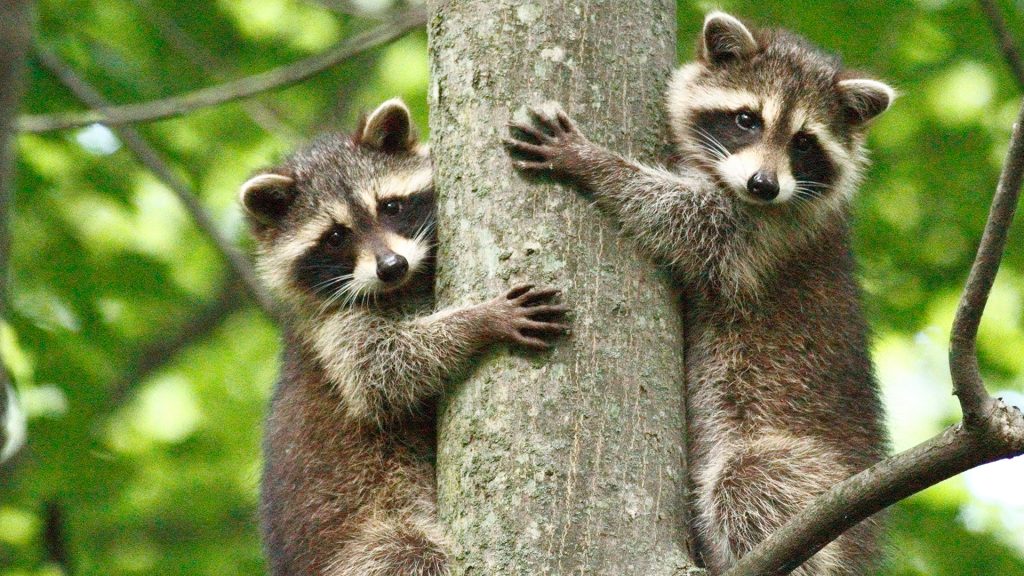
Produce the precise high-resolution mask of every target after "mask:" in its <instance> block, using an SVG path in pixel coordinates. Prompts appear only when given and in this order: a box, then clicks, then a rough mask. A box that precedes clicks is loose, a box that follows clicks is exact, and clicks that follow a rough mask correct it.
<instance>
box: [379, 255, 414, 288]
mask: <svg viewBox="0 0 1024 576" xmlns="http://www.w3.org/2000/svg"><path fill="white" fill-rule="evenodd" d="M408 271H409V261H408V260H406V259H405V256H402V255H401V254H395V253H394V252H392V253H390V254H385V255H383V256H378V257H377V278H380V280H381V282H385V283H387V284H390V283H392V282H397V281H398V280H401V279H402V278H404V277H405V273H406V272H408Z"/></svg>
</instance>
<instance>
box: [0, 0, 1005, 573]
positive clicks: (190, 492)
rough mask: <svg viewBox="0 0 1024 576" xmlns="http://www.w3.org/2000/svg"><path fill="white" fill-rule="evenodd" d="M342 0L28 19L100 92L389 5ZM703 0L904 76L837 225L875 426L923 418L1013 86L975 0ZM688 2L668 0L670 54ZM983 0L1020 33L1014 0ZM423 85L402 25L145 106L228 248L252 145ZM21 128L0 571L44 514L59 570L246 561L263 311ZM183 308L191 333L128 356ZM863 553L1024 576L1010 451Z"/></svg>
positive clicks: (918, 564) (904, 569) (166, 223)
mask: <svg viewBox="0 0 1024 576" xmlns="http://www.w3.org/2000/svg"><path fill="white" fill-rule="evenodd" d="M334 4H338V3H337V2H334ZM341 4H350V5H354V6H355V7H356V8H358V9H359V10H360V11H363V13H362V14H361V15H359V16H352V15H350V14H345V13H342V12H341V11H338V10H332V9H330V8H328V6H330V5H332V1H329V0H322V1H318V0H213V1H210V2H203V3H194V2H188V1H185V0H92V1H90V0H41V1H40V2H39V19H38V29H37V35H36V39H37V42H38V43H39V44H40V45H43V46H46V47H48V48H51V49H53V50H54V51H56V52H57V53H58V54H60V55H61V56H62V57H63V58H64V59H66V60H67V61H68V62H69V63H70V64H71V65H72V66H73V67H74V68H75V69H77V70H78V71H79V72H80V73H81V74H83V75H84V76H85V78H87V79H88V81H89V82H91V83H93V84H94V85H96V86H97V87H98V88H99V89H100V90H101V91H102V92H103V93H104V94H105V95H106V96H107V97H108V98H109V99H111V100H113V101H115V102H125V103H126V102H135V101H143V100H148V99H152V98H157V97H161V96H166V95H171V94H177V93H181V92H185V91H188V90H193V89H196V88H200V87H203V86H207V85H210V84H213V83H215V82H217V81H218V80H224V79H228V78H234V77H238V76H242V75H246V74H251V73H255V72H259V71H263V70H267V69H270V68H272V67H275V66H278V65H281V64H283V63H287V62H290V61H293V60H296V59H299V58H302V57H304V56H307V55H310V54H314V53H317V52H319V51H322V50H324V49H325V48H327V47H329V46H331V45H332V44H334V43H336V42H338V41H339V40H341V39H343V38H345V37H347V36H349V35H352V34H354V33H357V32H358V31H361V30H365V29H368V28H370V27H372V26H374V25H375V22H374V14H376V13H381V12H384V11H386V10H389V9H393V8H396V6H395V5H393V4H394V2H389V1H387V0H383V1H382V0H360V1H358V2H351V3H341ZM716 5H718V6H720V7H723V8H726V9H728V10H732V11H734V12H735V13H737V14H739V15H742V16H745V17H749V18H751V19H753V20H755V21H758V22H762V23H771V24H778V25H782V26H785V27H788V28H791V29H794V30H796V31H799V32H801V33H803V34H805V35H807V36H808V37H810V38H811V39H813V40H814V41H816V42H818V43H820V44H821V45H823V46H825V47H828V48H830V49H833V50H836V51H838V52H840V53H842V54H843V55H844V57H845V59H846V61H847V63H848V64H849V65H851V66H855V67H858V68H864V69H867V70H872V71H874V72H876V73H877V74H878V75H880V76H881V77H883V78H885V79H887V80H889V81H891V82H892V83H893V84H894V85H895V86H897V87H898V88H899V90H900V92H901V93H902V94H903V97H902V98H901V99H900V100H899V101H898V102H897V103H896V105H895V106H894V107H893V109H892V110H891V111H889V112H888V113H887V114H886V115H885V116H883V117H882V118H881V119H880V120H879V121H878V123H877V125H876V126H875V128H874V131H873V133H872V137H871V148H872V150H873V157H874V165H873V167H872V169H871V171H870V173H869V176H868V180H867V185H866V186H865V187H864V189H863V190H862V192H861V194H860V196H859V198H858V199H857V201H856V218H857V222H856V230H857V246H856V248H857V252H858V254H859V258H860V262H861V267H862V270H861V273H862V277H863V283H864V286H865V288H866V296H867V302H868V308H869V311H870V316H871V323H872V325H873V326H874V329H875V332H876V339H875V348H874V352H875V358H876V362H877V365H878V372H879V375H880V378H881V380H882V382H883V385H884V389H885V395H886V401H887V406H888V410H889V422H890V426H891V429H892V433H893V437H894V441H895V446H896V448H897V449H902V448H906V447H908V446H910V445H912V444H914V443H916V442H919V441H921V440H924V439H925V438H927V437H929V436H931V435H932V434H934V433H936V432H937V431H938V430H940V429H941V428H942V427H944V426H946V425H949V424H951V423H953V422H955V421H957V420H958V418H959V412H958V409H957V406H956V403H955V401H954V399H953V398H952V397H951V396H950V393H949V392H950V383H949V377H948V374H947V370H946V341H947V335H948V330H949V326H950V324H951V321H952V317H953V312H954V308H955V305H956V302H957V297H958V294H959V290H960V288H961V285H962V282H963V280H964V278H965V277H966V272H967V269H968V266H969V264H970V262H971V259H972V256H973V250H974V246H975V245H976V242H977V239H978V238H979V236H980V233H981V229H982V225H983V222H984V217H985V214H986V212H987V208H988V202H989V199H990V197H991V195H992V191H993V190H994V186H995V181H996V177H997V175H998V169H999V167H1000V164H1001V161H1002V157H1003V154H1004V152H1005V150H1006V144H1007V140H1008V138H1009V131H1010V126H1011V123H1012V121H1013V119H1014V117H1015V114H1016V111H1017V108H1018V103H1019V101H1020V96H1021V91H1020V89H1019V88H1018V86H1017V85H1016V84H1015V82H1014V80H1013V79H1012V77H1011V76H1010V74H1009V72H1008V70H1007V67H1006V65H1005V64H1004V62H1003V60H1002V59H1001V58H1000V56H999V53H998V52H997V50H996V43H995V41H994V39H993V37H992V34H991V33H990V31H989V29H988V27H987V25H986V23H985V21H984V19H983V18H982V17H981V14H980V12H979V11H978V9H977V6H976V5H975V4H974V3H973V2H970V1H963V0H951V1H945V0H918V1H916V2H911V1H896V2H880V1H876V0H871V1H864V2H837V1H834V0H832V1H820V2H818V1H815V2H772V3H766V2H755V1H742V2H740V1H736V2H729V1H725V2H720V3H716ZM350 7H351V6H350ZM710 7H711V6H710V5H709V4H705V3H700V2H697V3H691V2H680V4H679V27H680V33H679V38H680V58H681V59H688V58H689V57H690V55H691V54H692V45H693V39H694V38H695V35H696V33H697V30H698V28H699V26H700V23H701V21H702V14H703V12H704V10H705V9H707V8H710ZM1002 7H1003V9H1004V12H1005V14H1006V15H1007V18H1008V20H1009V23H1010V27H1011V29H1012V30H1013V32H1014V35H1015V36H1016V37H1017V38H1020V39H1021V40H1024V2H1014V3H1013V4H1012V5H1011V4H1010V3H1009V2H1004V3H1003V5H1002ZM0 17H3V16H2V14H0ZM30 75H31V79H30V80H31V83H30V87H29V95H28V97H27V101H26V102H25V108H26V111H27V112H31V113H44V112H54V111H60V110H73V109H80V108H81V106H80V105H79V104H78V103H77V101H76V100H75V99H74V98H73V97H72V96H70V95H69V93H68V92H67V91H66V90H65V89H64V88H63V87H61V85H60V84H59V83H57V82H56V81H55V80H54V79H53V77H52V76H51V75H50V74H49V73H47V72H46V71H45V70H44V69H43V68H41V67H40V66H39V65H38V64H36V63H35V62H33V63H32V67H31V72H30ZM426 88H427V55H426V35H425V33H424V32H423V31H422V30H420V31H418V32H415V33H412V34H409V35H407V36H406V37H404V38H402V39H400V40H398V41H396V42H394V43H392V44H390V45H388V46H385V47H381V48H379V49H375V50H371V51H369V52H367V53H365V54H363V55H360V56H358V57H356V58H354V59H352V60H350V61H348V62H346V63H345V64H344V65H341V66H338V67H336V68H334V69H332V70H330V71H328V72H326V73H323V74H321V75H319V76H317V77H316V78H314V79H312V80H310V81H307V82H304V83H302V84H300V85H297V86H295V87H292V88H288V89H285V90H280V91H277V92H274V93H271V94H268V95H265V96H262V97H260V98H258V99H256V100H253V101H251V102H256V103H258V105H259V106H260V109H258V110H257V109H254V108H253V107H252V106H243V105H240V104H229V105H225V106H221V107H217V108H212V109H207V110H204V111H201V112H199V113H195V114H191V115H188V116H186V117H183V118H179V119H173V120H167V121H162V122H157V123H152V124H146V125H142V126H140V129H141V130H142V132H143V133H144V134H145V135H146V136H147V137H148V138H149V139H150V141H151V142H152V143H153V144H154V145H155V146H156V147H157V148H158V149H159V151H160V153H161V154H162V155H163V156H164V157H165V158H166V159H167V160H168V161H169V162H170V163H171V164H172V165H173V167H174V168H175V169H176V170H177V172H178V174H179V175H181V176H182V177H184V178H185V179H186V180H187V181H189V182H190V183H191V184H192V185H194V187H195V188H196V189H197V190H199V191H200V194H201V196H202V201H203V202H204V204H205V205H206V206H207V207H208V208H209V210H210V211H211V212H212V213H213V215H214V217H215V219H216V221H217V223H218V225H219V226H220V228H221V230H222V231H223V232H224V233H225V234H226V235H227V236H229V237H230V238H232V239H235V240H237V241H238V242H239V243H241V244H243V245H245V246H249V242H248V240H247V237H246V234H245V231H244V227H243V224H242V220H241V215H240V212H239V209H238V208H237V207H236V205H235V192H236V189H237V186H238V184H239V183H240V182H241V181H243V180H244V179H245V177H246V176H247V175H248V174H249V173H250V172H251V171H252V170H254V169H256V168H258V167H260V166H261V165H265V164H267V163H270V162H273V160H274V159H275V158H277V157H278V156H279V155H280V154H282V153H284V152H286V151H287V150H289V149H290V148H291V147H292V146H293V145H294V144H295V143H296V142H297V141H298V140H301V139H303V138H305V137H307V136H309V135H311V134H314V133H316V132H318V131H320V130H323V129H325V128H330V127H344V126H351V125H352V123H353V122H354V120H355V118H356V117H357V115H358V114H359V112H360V111H364V110H367V109H371V108H372V107H373V106H374V105H376V104H377V103H379V102H380V101H382V100H384V99H385V98H388V97H392V96H395V95H400V96H402V97H404V98H405V99H406V101H407V102H409V103H410V105H411V106H412V108H413V111H414V113H415V115H416V119H417V122H418V123H419V125H420V127H421V129H422V130H423V131H424V132H425V131H426V124H427V110H426ZM18 147H19V152H20V161H19V165H18V169H19V180H18V188H17V196H16V207H15V211H14V215H13V235H14V255H13V270H12V274H13V292H12V294H11V301H12V306H13V309H12V316H11V318H9V319H8V323H6V324H3V325H2V326H0V352H2V354H3V358H4V359H5V361H6V362H7V364H8V368H9V370H10V371H11V372H12V374H13V376H14V379H15V382H16V384H17V387H18V389H19V391H20V393H21V395H22V398H23V403H24V405H25V408H26V410H27V412H28V414H29V418H30V422H29V425H30V442H31V444H30V449H29V450H28V451H26V452H25V453H24V454H23V455H22V456H21V457H20V459H19V460H18V461H17V462H16V463H15V466H14V467H13V468H10V469H8V470H6V471H5V472H4V473H2V474H0V574H2V575H5V576H14V575H29V574H38V575H42V574H60V573H61V571H62V569H61V567H60V566H59V565H58V564H57V563H55V562H54V561H53V559H54V555H55V552H56V555H57V556H60V555H61V551H60V550H56V551H54V550H50V551H47V548H46V544H45V543H46V542H47V541H48V539H47V538H46V532H47V526H50V527H53V526H56V525H60V526H62V527H63V532H64V534H63V535H62V536H63V540H64V542H65V544H66V550H65V551H66V552H67V555H68V556H69V557H70V559H71V560H70V563H71V564H70V565H71V566H72V571H73V573H75V574H166V575H176V574H182V575H184V574H217V575H225V576H228V575H233V574H257V573H261V572H262V571H263V570H264V565H263V561H262V559H261V554H260V546H259V539H258V535H257V530H256V522H255V506H256V499H257V496H256V494H257V482H258V475H259V468H260V459H259V442H260V436H261V423H262V418H263V413H264V407H265V404H266V402H267V399H268V395H269V392H270V388H271V384H272V381H273V379H274V377H275V371H276V367H277V355H278V341H277V333H276V330H275V328H274V327H273V325H272V323H270V322H269V321H268V320H267V319H266V318H265V317H264V316H263V314H262V313H261V312H260V311H259V310H258V309H257V308H255V307H254V306H252V305H251V303H249V302H248V301H247V300H245V299H244V297H242V296H239V295H237V293H236V292H234V291H231V290H227V291H222V290H223V286H224V283H225V279H226V275H225V272H224V266H223V264H222V262H221V260H220V259H219V257H218V255H217V253H216V252H215V251H214V250H213V249H212V248H211V247H210V245H209V244H208V243H207V241H206V240H205V238H204V237H203V236H202V235H201V234H199V233H198V232H197V231H196V229H195V227H194V226H193V225H192V223H191V221H190V220H189V218H188V217H187V215H186V214H185V213H184V212H183V210H182V209H181V208H180V207H179V205H178V203H177V201H176V200H175V198H174V197H173V196H172V194H171V193H170V192H169V191H168V190H167V189H166V188H165V187H164V186H163V185H162V184H161V183H160V182H159V181H158V180H157V179H156V178H155V177H154V176H153V175H152V174H151V173H149V172H148V171H146V170H145V169H143V168H141V167H140V166H139V164H138V163H137V162H136V161H135V159H134V158H133V156H132V155H131V154H130V153H129V152H127V151H126V150H124V149H123V148H122V147H121V143H120V142H119V140H118V139H117V138H116V137H115V136H114V135H113V134H112V133H111V132H110V131H108V130H107V129H106V128H104V127H102V126H92V127H88V128H83V129H77V130H69V131H65V132H58V133H50V134H45V135H22V136H21V137H20V138H19V139H18ZM1022 229H1024V227H1022V226H1020V225H1018V226H1017V227H1016V229H1015V230H1014V232H1013V234H1012V236H1011V240H1010V248H1009V251H1008V254H1007V261H1006V264H1005V265H1004V267H1003V270H1002V272H1001V274H1000V276H999V279H998V282H997V284H996V287H995V290H994V293H993V295H992V299H991V302H990V303H989V308H988V313H987V315H986V317H985V321H984V324H983V326H982V331H981V337H980V342H979V346H980V353H981V359H982V366H983V369H984V373H985V376H986V378H987V380H988V382H989V383H990V386H991V388H992V389H993V391H997V392H998V393H999V394H1000V395H1001V396H1003V397H1004V398H1006V399H1007V400H1008V401H1010V402H1011V403H1014V404H1017V405H1018V406H1020V405H1022V404H1024V322H1022V321H1024V283H1022V278H1024V253H1022V251H1021V250H1020V248H1021V247H1022V246H1024V244H1022ZM201 309H208V311H209V312H210V313H211V315H212V316H213V318H214V319H215V320H217V321H215V322H213V323H212V324H214V326H213V327H212V328H208V327H205V326H201V325H200V324H201V323H194V322H191V319H192V317H193V316H194V315H195V314H196V311H197V310H201ZM221 316H223V317H224V318H223V320H222V321H220V320H219V318H220V317H221ZM189 324H191V325H190V326H189V328H188V329H189V330H192V331H195V332H196V334H194V335H195V337H196V339H195V341H194V343H192V344H191V345H189V346H187V347H185V348H183V349H182V350H181V351H180V352H179V353H176V354H174V355H173V358H172V359H171V360H170V362H168V363H167V364H166V365H164V366H162V367H160V368H159V369H157V370H155V371H152V372H151V373H149V374H147V375H146V376H145V377H144V378H142V379H141V380H140V379H139V378H135V377H133V374H136V373H138V372H139V371H140V370H143V369H145V368H146V360H147V359H149V358H151V357H153V356H159V353H158V352H159V350H160V347H161V345H164V346H165V347H166V346H167V345H168V342H167V338H168V337H169V336H172V335H174V334H177V333H178V332H180V331H181V330H182V327H183V326H185V325H189ZM154 346H155V348H154ZM154 350H155V352H154ZM115 391H117V392H116V393H115ZM122 392H123V393H122ZM47 517H51V518H56V519H58V520H59V522H49V523H48V522H47ZM58 517H59V518H58ZM49 541H50V542H51V543H52V542H53V541H54V539H53V538H50V539H49ZM51 548H52V546H51ZM885 574H890V575H943V576H945V575H974V576H977V575H998V576H1012V575H1022V574H1024V459H1020V460H1018V461H1010V462H1003V463H999V464H994V465H990V466H987V467H984V468H981V469H978V470H975V471H972V472H970V473H968V474H965V475H963V476H961V477H958V478H956V479H953V480H951V481H948V482H946V483H944V484H942V485H939V486H937V487H934V488H932V489H930V490H928V491H926V492H924V493H923V494H920V495H918V496H916V497H914V498H912V499H910V500H909V501H907V502H904V503H902V504H900V505H899V506H897V507H896V509H895V510H894V513H893V514H892V537H891V560H890V562H889V566H888V567H887V569H886V570H885Z"/></svg>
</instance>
